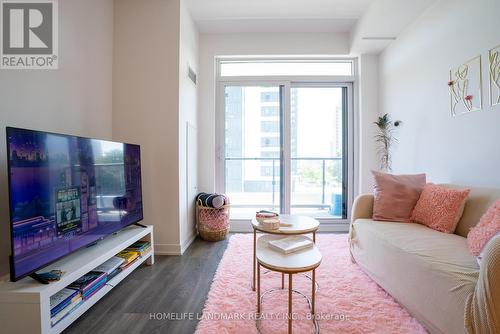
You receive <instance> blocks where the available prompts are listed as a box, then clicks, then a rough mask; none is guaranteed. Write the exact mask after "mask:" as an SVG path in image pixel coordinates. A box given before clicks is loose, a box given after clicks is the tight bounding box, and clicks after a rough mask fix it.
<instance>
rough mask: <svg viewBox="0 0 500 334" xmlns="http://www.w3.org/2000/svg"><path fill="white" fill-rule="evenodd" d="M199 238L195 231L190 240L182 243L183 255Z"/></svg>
mask: <svg viewBox="0 0 500 334" xmlns="http://www.w3.org/2000/svg"><path fill="white" fill-rule="evenodd" d="M197 236H198V233H197V232H196V231H194V232H193V234H191V236H190V237H189V238H187V239H186V240H184V241H183V242H182V243H181V255H182V254H184V252H185V251H186V249H188V248H189V246H191V244H192V243H193V241H194V239H196V237H197Z"/></svg>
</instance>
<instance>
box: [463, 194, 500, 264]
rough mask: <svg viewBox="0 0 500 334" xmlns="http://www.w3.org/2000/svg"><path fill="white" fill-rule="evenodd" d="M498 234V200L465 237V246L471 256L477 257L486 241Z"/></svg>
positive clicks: (499, 220) (499, 209)
mask: <svg viewBox="0 0 500 334" xmlns="http://www.w3.org/2000/svg"><path fill="white" fill-rule="evenodd" d="M498 233H500V200H498V201H496V202H495V203H494V204H493V205H492V206H491V207H490V208H489V209H488V211H486V213H485V214H484V215H483V216H482V217H481V220H480V221H479V224H477V225H476V226H475V227H473V228H472V229H471V231H470V232H469V234H468V235H467V244H468V245H469V250H470V252H471V253H472V255H474V256H479V254H480V253H481V251H482V250H483V248H484V246H485V245H486V244H487V243H488V241H490V239H491V238H493V237H494V236H495V235H497V234H498Z"/></svg>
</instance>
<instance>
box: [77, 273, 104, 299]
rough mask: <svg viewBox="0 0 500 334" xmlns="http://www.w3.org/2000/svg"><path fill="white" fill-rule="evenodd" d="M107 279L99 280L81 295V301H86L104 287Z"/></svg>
mask: <svg viewBox="0 0 500 334" xmlns="http://www.w3.org/2000/svg"><path fill="white" fill-rule="evenodd" d="M107 281H108V280H107V277H105V278H104V279H102V280H100V281H99V282H98V283H97V284H95V285H93V286H92V287H91V288H89V289H88V290H86V291H85V292H83V293H82V298H83V300H87V299H89V298H90V297H92V296H93V295H94V294H95V293H96V292H97V291H99V290H100V289H101V288H102V287H104V286H105V285H106V282H107Z"/></svg>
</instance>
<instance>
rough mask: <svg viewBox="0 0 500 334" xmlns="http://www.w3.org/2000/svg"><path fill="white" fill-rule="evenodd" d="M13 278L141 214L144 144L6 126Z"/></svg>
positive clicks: (94, 239) (21, 275) (128, 223)
mask: <svg viewBox="0 0 500 334" xmlns="http://www.w3.org/2000/svg"><path fill="white" fill-rule="evenodd" d="M7 154H8V176H9V199H10V227H11V244H12V250H11V257H10V266H11V271H10V273H11V274H10V276H11V280H12V281H16V280H19V279H21V278H23V277H25V276H28V275H31V274H33V273H34V272H36V271H37V270H39V269H40V268H42V267H45V266H47V265H48V264H50V263H52V262H54V261H57V260H59V259H61V258H62V257H64V256H66V255H68V254H70V253H72V252H74V251H76V250H78V249H80V248H82V247H85V246H88V245H90V244H93V243H95V242H96V241H98V240H100V239H102V238H104V237H106V236H108V235H109V234H112V233H114V232H117V231H118V230H120V229H122V228H124V227H126V226H128V225H130V224H133V223H136V222H138V221H140V220H142V218H143V210H142V189H141V152H140V146H139V145H133V144H125V143H117V142H111V141H106V140H99V139H90V138H83V137H77V136H69V135H64V134H56V133H48V132H42V131H33V130H27V129H18V128H11V127H8V128H7Z"/></svg>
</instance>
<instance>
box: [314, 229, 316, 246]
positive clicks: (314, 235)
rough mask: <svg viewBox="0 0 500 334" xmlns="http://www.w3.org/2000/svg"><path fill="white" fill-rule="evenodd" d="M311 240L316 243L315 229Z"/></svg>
mask: <svg viewBox="0 0 500 334" xmlns="http://www.w3.org/2000/svg"><path fill="white" fill-rule="evenodd" d="M313 242H314V243H316V231H314V232H313Z"/></svg>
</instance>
